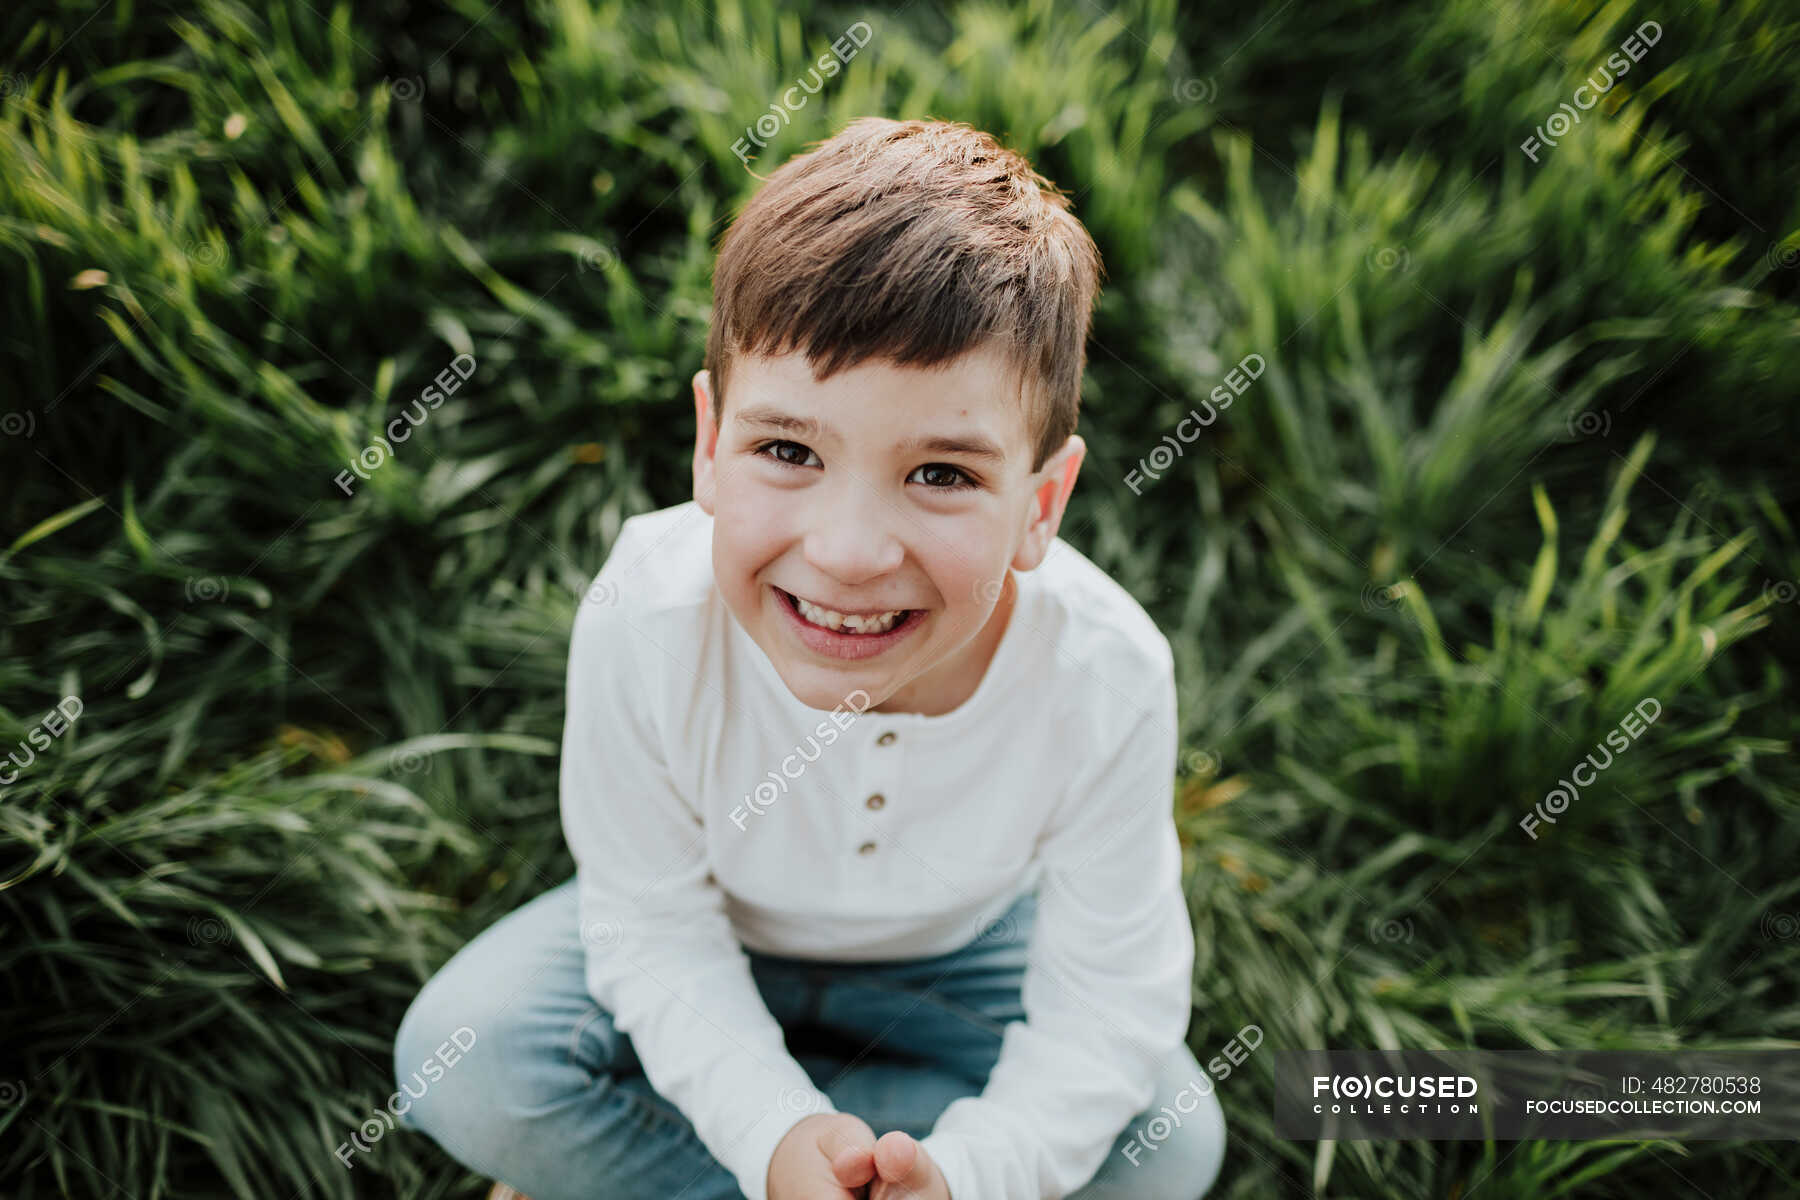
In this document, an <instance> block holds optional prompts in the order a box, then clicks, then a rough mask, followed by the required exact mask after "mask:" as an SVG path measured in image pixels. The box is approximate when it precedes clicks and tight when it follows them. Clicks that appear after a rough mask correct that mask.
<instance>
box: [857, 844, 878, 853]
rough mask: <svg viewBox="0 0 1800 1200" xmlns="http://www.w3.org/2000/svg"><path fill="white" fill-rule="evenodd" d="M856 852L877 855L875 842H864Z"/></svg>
mask: <svg viewBox="0 0 1800 1200" xmlns="http://www.w3.org/2000/svg"><path fill="white" fill-rule="evenodd" d="M856 852H857V853H858V854H873V853H875V843H874V842H864V843H863V844H862V845H860V846H858V847H857V848H856Z"/></svg>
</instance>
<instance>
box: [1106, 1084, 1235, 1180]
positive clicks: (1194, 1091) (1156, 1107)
mask: <svg viewBox="0 0 1800 1200" xmlns="http://www.w3.org/2000/svg"><path fill="white" fill-rule="evenodd" d="M1196 1081H1204V1083H1205V1084H1206V1085H1207V1086H1206V1087H1205V1088H1204V1090H1202V1089H1201V1088H1200V1087H1197V1086H1195V1083H1196ZM1211 1084H1212V1080H1211V1079H1210V1078H1209V1077H1207V1076H1206V1075H1204V1074H1198V1075H1194V1076H1191V1077H1184V1078H1183V1081H1182V1084H1181V1086H1180V1090H1179V1091H1174V1092H1171V1091H1170V1090H1169V1088H1168V1086H1167V1084H1166V1083H1165V1086H1164V1087H1163V1088H1161V1089H1159V1090H1158V1094H1157V1096H1156V1098H1155V1099H1154V1100H1153V1101H1152V1102H1151V1105H1150V1107H1149V1108H1147V1109H1145V1110H1144V1111H1143V1112H1142V1113H1140V1114H1139V1115H1138V1116H1137V1118H1136V1119H1135V1120H1133V1121H1132V1123H1131V1125H1129V1126H1128V1127H1127V1128H1126V1131H1125V1136H1124V1138H1122V1139H1121V1140H1124V1141H1125V1142H1126V1144H1125V1145H1124V1146H1123V1147H1122V1149H1121V1151H1120V1153H1122V1154H1123V1155H1124V1156H1125V1157H1126V1158H1127V1159H1129V1160H1130V1161H1131V1162H1132V1164H1133V1169H1132V1170H1131V1171H1130V1172H1129V1174H1130V1176H1131V1179H1132V1184H1131V1189H1130V1194H1131V1196H1132V1197H1133V1200H1200V1197H1202V1196H1204V1195H1206V1194H1207V1192H1208V1191H1209V1190H1211V1188H1212V1185H1213V1183H1214V1182H1215V1181H1216V1180H1217V1179H1218V1177H1219V1170H1220V1168H1221V1167H1222V1166H1223V1165H1224V1162H1225V1111H1224V1109H1223V1108H1222V1107H1220V1105H1219V1098H1218V1095H1217V1094H1216V1092H1215V1091H1214V1089H1213V1087H1212V1086H1211Z"/></svg>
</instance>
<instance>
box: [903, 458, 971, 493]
mask: <svg viewBox="0 0 1800 1200" xmlns="http://www.w3.org/2000/svg"><path fill="white" fill-rule="evenodd" d="M913 474H914V475H916V476H920V477H921V478H920V479H919V482H920V483H923V484H924V485H925V486H926V487H929V488H934V489H936V490H938V491H946V492H948V491H956V490H958V489H961V488H966V487H974V486H975V481H974V480H973V479H971V478H970V477H969V475H968V473H967V472H966V471H964V470H963V469H962V468H961V467H953V466H951V465H950V464H949V463H926V464H925V465H924V466H922V467H920V468H918V469H917V470H915V471H914V472H913Z"/></svg>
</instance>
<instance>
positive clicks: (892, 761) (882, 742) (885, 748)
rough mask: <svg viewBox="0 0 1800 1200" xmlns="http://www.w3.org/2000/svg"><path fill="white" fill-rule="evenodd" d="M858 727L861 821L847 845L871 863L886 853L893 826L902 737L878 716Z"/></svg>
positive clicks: (857, 856) (858, 798) (858, 858)
mask: <svg viewBox="0 0 1800 1200" xmlns="http://www.w3.org/2000/svg"><path fill="white" fill-rule="evenodd" d="M867 726H868V727H867V729H865V730H861V731H860V733H861V736H862V737H863V738H864V739H866V744H867V746H868V752H867V753H866V754H864V755H863V764H864V767H863V770H862V772H861V778H860V779H859V781H858V784H859V790H860V793H861V794H860V795H859V796H858V797H857V803H859V804H860V805H861V806H862V811H861V813H860V814H859V815H860V816H861V818H862V819H861V820H859V821H857V822H856V823H855V825H854V826H853V829H854V831H855V832H854V833H853V834H852V838H853V839H854V840H853V841H852V843H851V845H850V847H849V851H850V854H851V855H852V857H854V858H855V859H857V860H858V861H859V862H863V863H866V864H869V865H873V864H875V863H876V862H879V861H881V860H882V858H883V857H884V856H885V855H887V854H888V853H889V848H888V842H889V834H888V831H889V829H890V828H891V827H892V821H893V818H892V816H891V814H892V813H893V811H894V803H895V801H896V800H897V799H898V798H899V789H900V755H901V749H902V743H903V741H904V739H903V738H902V736H901V734H900V730H899V729H898V728H897V727H895V726H894V725H892V724H890V723H885V722H883V721H882V720H881V718H880V717H879V716H877V717H875V718H874V719H873V720H871V721H869V722H867Z"/></svg>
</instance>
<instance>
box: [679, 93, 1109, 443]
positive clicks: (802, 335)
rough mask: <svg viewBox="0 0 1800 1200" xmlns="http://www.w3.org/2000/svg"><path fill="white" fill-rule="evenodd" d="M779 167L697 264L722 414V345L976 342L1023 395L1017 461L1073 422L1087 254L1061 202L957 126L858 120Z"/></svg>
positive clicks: (829, 350) (817, 374)
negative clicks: (704, 269)
mask: <svg viewBox="0 0 1800 1200" xmlns="http://www.w3.org/2000/svg"><path fill="white" fill-rule="evenodd" d="M814 147H815V148H814V149H812V150H811V151H809V152H808V153H806V154H803V155H800V156H798V157H796V158H793V159H791V160H789V161H788V162H786V163H784V164H783V165H782V166H781V168H780V169H779V170H777V171H776V172H775V173H774V174H773V175H771V176H770V177H769V180H768V182H767V183H766V184H765V185H764V186H763V188H762V190H761V191H759V192H758V193H757V194H756V196H755V197H754V198H752V199H751V201H750V202H749V203H748V204H747V205H745V206H744V209H743V211H742V212H740V213H739V214H738V217H737V219H736V220H735V221H734V222H732V225H731V228H730V229H729V230H728V231H727V232H726V234H725V237H724V239H723V241H722V242H721V243H720V246H719V256H718V261H717V262H716V263H715V264H714V267H713V323H712V330H711V333H710V334H709V336H708V338H707V342H706V369H707V371H708V372H709V374H710V376H711V378H712V384H713V396H714V402H713V420H714V422H715V423H717V422H719V421H721V420H722V413H723V410H724V407H725V390H726V380H727V379H728V378H729V376H730V371H731V360H732V357H733V355H734V354H739V353H743V354H756V355H780V354H787V353H791V352H793V351H795V350H799V351H801V352H803V353H804V354H805V355H806V357H807V359H808V360H809V361H810V362H811V363H812V364H813V377H814V378H815V379H819V380H824V379H828V378H830V377H831V376H832V375H834V374H836V373H837V372H838V371H840V370H842V369H844V368H846V367H851V366H855V365H857V364H859V363H861V362H863V361H864V360H866V359H870V358H881V359H886V360H888V361H891V362H894V363H896V364H898V365H902V366H921V367H932V366H938V365H940V364H943V363H946V362H949V361H950V360H952V359H955V358H957V357H958V356H960V355H962V354H963V353H964V352H966V351H969V350H973V349H975V348H977V347H979V346H981V345H982V344H984V343H986V342H988V341H989V340H990V339H997V342H998V345H999V346H1000V347H1001V349H1002V352H1003V354H1004V356H1005V358H1006V361H1007V363H1008V365H1009V366H1010V368H1011V370H1012V374H1013V378H1014V380H1015V384H1016V387H1017V389H1018V393H1019V395H1021V396H1022V395H1023V393H1024V392H1025V390H1026V389H1027V387H1029V389H1030V391H1031V393H1032V396H1033V404H1032V406H1031V408H1030V409H1029V410H1028V415H1027V418H1026V428H1027V429H1028V430H1030V431H1031V433H1032V435H1033V436H1034V437H1035V438H1036V440H1037V444H1036V446H1035V447H1034V450H1033V458H1032V466H1031V469H1032V470H1034V471H1036V470H1038V469H1040V468H1041V467H1042V466H1043V465H1044V461H1045V459H1047V458H1048V457H1049V456H1050V455H1051V454H1052V453H1053V452H1055V451H1056V450H1057V449H1059V448H1060V447H1061V446H1062V443H1063V442H1064V441H1066V440H1067V439H1068V437H1069V435H1070V434H1071V433H1073V432H1074V431H1075V420H1076V413H1077V410H1078V408H1079V406H1080V402H1081V375H1082V371H1083V370H1084V368H1085V367H1086V364H1087V337H1088V329H1089V324H1090V321H1091V318H1092V312H1093V306H1094V299H1095V296H1096V295H1097V293H1098V291H1099V286H1100V278H1101V276H1102V274H1103V271H1104V269H1103V267H1102V266H1101V263H1100V253H1099V251H1098V250H1097V249H1096V248H1095V246H1094V241H1093V239H1092V238H1091V237H1090V236H1088V232H1087V230H1086V229H1084V228H1083V227H1082V224H1081V222H1080V221H1078V220H1076V219H1075V217H1074V215H1073V214H1072V213H1071V212H1070V210H1069V201H1068V199H1067V197H1066V196H1065V195H1063V194H1062V193H1061V192H1060V191H1058V190H1057V189H1056V187H1055V186H1054V185H1053V184H1051V183H1050V182H1049V181H1048V180H1046V179H1045V178H1044V177H1043V176H1041V175H1039V174H1038V173H1037V172H1036V171H1034V170H1033V169H1032V167H1031V164H1030V163H1028V162H1026V161H1025V159H1024V158H1023V157H1021V156H1020V155H1018V154H1016V153H1014V152H1013V151H1011V150H1008V149H1007V148H1006V147H1004V146H1002V145H1000V143H999V142H997V141H995V140H994V138H993V137H992V136H990V135H989V134H986V133H982V132H981V131H979V130H977V129H974V128H972V127H971V126H969V125H967V124H965V123H963V122H960V121H957V122H950V121H894V120H889V119H887V118H885V117H860V118H858V119H856V120H854V121H851V122H850V123H849V124H848V125H846V126H845V127H844V128H843V129H842V130H841V131H840V132H839V133H838V134H836V135H835V136H834V137H831V138H828V139H826V140H824V141H822V142H817V143H814Z"/></svg>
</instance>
